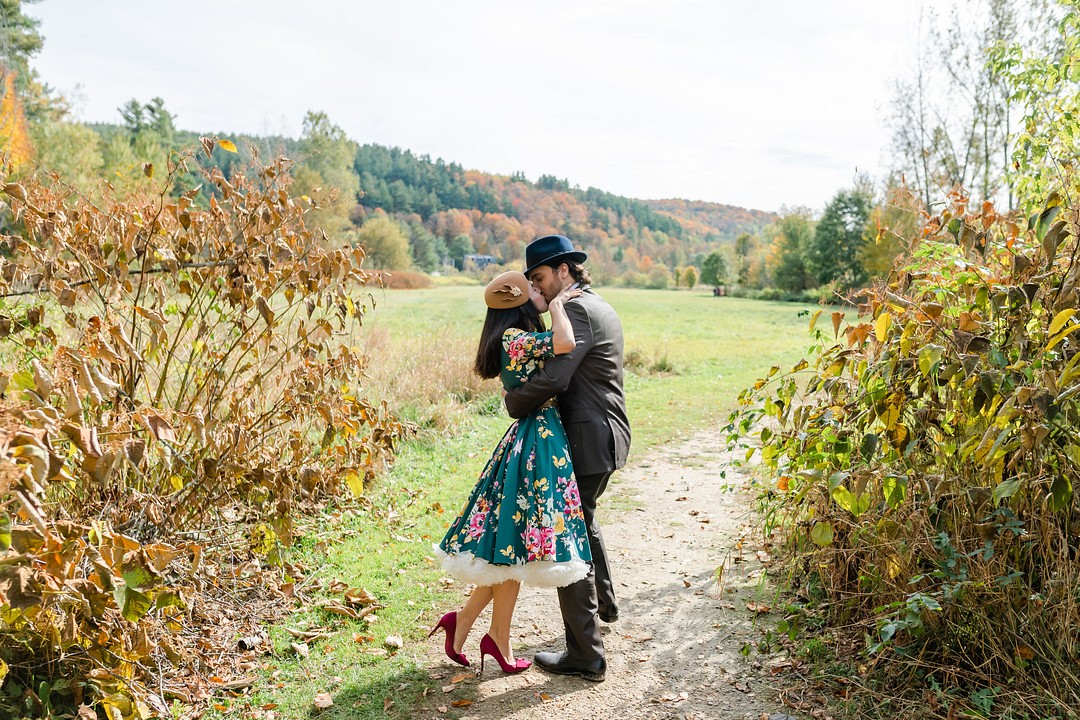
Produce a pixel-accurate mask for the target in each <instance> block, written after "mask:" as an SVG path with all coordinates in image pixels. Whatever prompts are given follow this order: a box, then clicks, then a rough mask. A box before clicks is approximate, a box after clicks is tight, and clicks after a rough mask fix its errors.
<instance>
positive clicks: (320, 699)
mask: <svg viewBox="0 0 1080 720" xmlns="http://www.w3.org/2000/svg"><path fill="white" fill-rule="evenodd" d="M315 707H316V708H318V709H319V710H326V709H327V708H332V707H334V698H332V697H330V693H325V692H324V693H319V694H318V695H316V696H315Z"/></svg>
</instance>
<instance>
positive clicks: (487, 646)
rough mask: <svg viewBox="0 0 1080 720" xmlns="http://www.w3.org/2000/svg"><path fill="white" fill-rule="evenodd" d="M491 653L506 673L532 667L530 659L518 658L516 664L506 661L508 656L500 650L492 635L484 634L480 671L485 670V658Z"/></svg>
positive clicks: (481, 643)
mask: <svg viewBox="0 0 1080 720" xmlns="http://www.w3.org/2000/svg"><path fill="white" fill-rule="evenodd" d="M488 655H490V656H491V657H493V658H495V662H497V663H499V667H501V668H502V671H503V672H504V673H519V672H521V671H522V670H528V669H529V668H531V667H532V663H531V662H530V661H528V660H524V659H522V658H518V659H517V660H515V661H514V664H513V665H511V664H510V663H508V662H506V658H505V657H503V654H502V651H501V650H499V646H498V645H496V644H495V641H494V640H492V639H491V636H490V635H488V634H486V633H485V634H484V637H483V638H482V639H481V640H480V672H484V658H485V657H486V656H488Z"/></svg>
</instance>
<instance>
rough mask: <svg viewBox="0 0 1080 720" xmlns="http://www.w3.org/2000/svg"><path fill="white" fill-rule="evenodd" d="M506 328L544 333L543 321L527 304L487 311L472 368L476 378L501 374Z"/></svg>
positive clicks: (530, 302)
mask: <svg viewBox="0 0 1080 720" xmlns="http://www.w3.org/2000/svg"><path fill="white" fill-rule="evenodd" d="M510 328H517V329H518V330H525V331H526V332H544V321H543V319H542V318H541V317H540V312H539V311H538V310H537V309H536V306H535V305H533V304H532V301H531V300H529V301H528V302H526V303H525V304H524V305H519V306H517V307H514V308H488V311H487V316H486V317H485V318H484V329H483V330H481V331H480V346H479V347H478V348H477V349H476V364H475V365H474V366H473V370H474V371H475V372H476V374H477V375H479V376H480V377H482V378H493V377H498V376H499V372H500V371H501V370H502V337H503V333H505V332H506V331H507V330H509V329H510Z"/></svg>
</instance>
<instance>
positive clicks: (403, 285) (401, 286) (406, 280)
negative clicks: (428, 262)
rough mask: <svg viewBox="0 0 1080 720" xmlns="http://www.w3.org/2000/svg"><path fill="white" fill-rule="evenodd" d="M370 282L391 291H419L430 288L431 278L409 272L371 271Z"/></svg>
mask: <svg viewBox="0 0 1080 720" xmlns="http://www.w3.org/2000/svg"><path fill="white" fill-rule="evenodd" d="M370 274H371V278H372V282H375V283H378V284H379V285H380V286H381V287H384V288H389V289H391V290H419V289H421V288H429V287H432V286H433V285H434V284H435V283H434V282H432V280H431V276H430V275H427V274H425V273H421V272H413V271H411V270H392V271H391V270H372V271H371V273H370Z"/></svg>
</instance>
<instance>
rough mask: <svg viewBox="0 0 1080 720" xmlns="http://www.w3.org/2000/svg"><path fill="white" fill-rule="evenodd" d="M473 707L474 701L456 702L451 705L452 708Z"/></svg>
mask: <svg viewBox="0 0 1080 720" xmlns="http://www.w3.org/2000/svg"><path fill="white" fill-rule="evenodd" d="M470 705H472V700H454V701H453V702H452V703H450V707H469V706H470Z"/></svg>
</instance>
